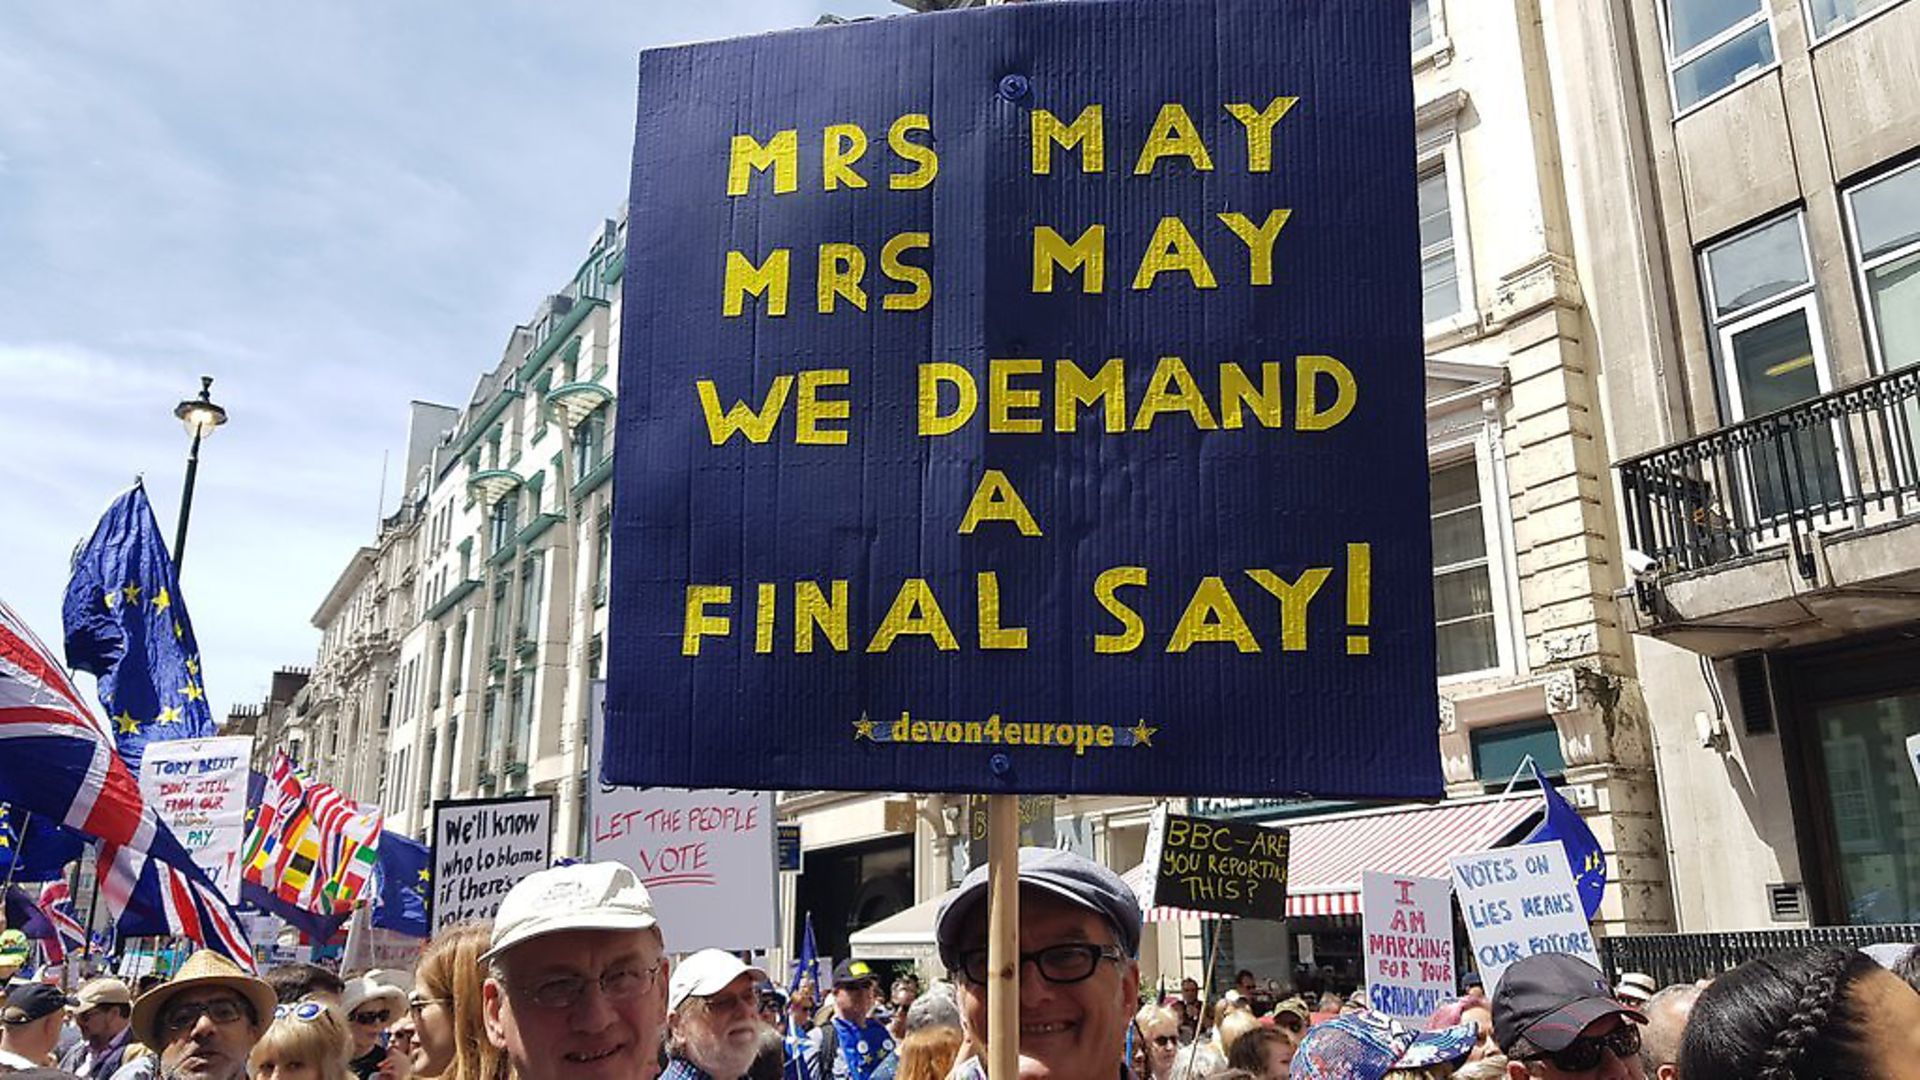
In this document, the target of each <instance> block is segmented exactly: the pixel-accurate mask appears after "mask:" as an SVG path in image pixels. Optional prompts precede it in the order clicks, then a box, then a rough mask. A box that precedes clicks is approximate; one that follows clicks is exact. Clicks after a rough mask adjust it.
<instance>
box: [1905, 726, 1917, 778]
mask: <svg viewBox="0 0 1920 1080" xmlns="http://www.w3.org/2000/svg"><path fill="white" fill-rule="evenodd" d="M1907 763H1908V764H1909V765H1912V766H1913V778H1914V780H1915V781H1916V782H1920V734H1916V735H1909V736H1907Z"/></svg>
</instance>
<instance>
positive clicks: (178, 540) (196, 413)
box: [173, 375, 227, 581]
mask: <svg viewBox="0 0 1920 1080" xmlns="http://www.w3.org/2000/svg"><path fill="white" fill-rule="evenodd" d="M212 390H213V376H211V375H202V376H200V396H199V397H197V398H189V399H188V400H186V401H183V402H181V403H180V404H179V405H177V406H175V407H174V410H173V415H175V416H177V417H179V418H180V422H181V423H182V424H185V425H186V428H187V434H188V435H190V436H192V438H193V443H192V444H191V445H190V446H189V447H188V448H187V486H186V490H185V491H183V492H182V493H181V495H180V523H179V525H178V526H177V527H176V528H175V529H174V534H173V576H174V579H175V580H176V581H177V580H179V578H180V567H181V565H182V564H183V563H185V562H186V561H187V516H188V515H189V514H191V513H192V512H193V477H194V474H195V473H197V472H199V471H200V440H201V439H204V438H206V437H207V436H209V435H211V434H213V429H214V428H217V427H219V426H220V425H221V424H224V423H226V422H227V410H225V409H223V408H221V407H220V406H218V405H215V404H214V403H213V397H212V396H211V395H212Z"/></svg>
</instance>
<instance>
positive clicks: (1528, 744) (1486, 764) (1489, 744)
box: [1468, 719, 1567, 789]
mask: <svg viewBox="0 0 1920 1080" xmlns="http://www.w3.org/2000/svg"><path fill="white" fill-rule="evenodd" d="M1468 738H1469V741H1470V742H1471V743H1472V745H1473V777H1474V779H1476V780H1478V781H1480V782H1481V783H1482V784H1485V785H1486V786H1487V787H1488V788H1490V789H1491V788H1504V787H1506V786H1507V784H1508V783H1510V782H1512V781H1513V780H1514V777H1515V774H1516V773H1519V772H1520V769H1521V767H1522V766H1523V765H1525V764H1526V761H1527V759H1528V758H1532V759H1533V762H1534V764H1536V765H1538V766H1540V772H1541V773H1542V774H1543V775H1545V776H1549V777H1552V776H1561V775H1564V774H1565V773H1566V771H1567V758H1566V754H1565V753H1564V752H1563V751H1562V750H1561V749H1560V731H1559V729H1558V728H1556V727H1554V725H1553V721H1552V720H1551V719H1546V720H1527V721H1522V722H1521V723H1518V724H1502V725H1500V726H1499V727H1490V728H1479V729H1477V730H1475V731H1473V732H1472V733H1471V735H1469V737H1468ZM1514 786H1515V787H1532V786H1534V784H1533V771H1532V770H1531V769H1529V770H1527V772H1526V773H1525V775H1524V777H1523V778H1522V779H1521V781H1520V783H1517V784H1515V785H1514Z"/></svg>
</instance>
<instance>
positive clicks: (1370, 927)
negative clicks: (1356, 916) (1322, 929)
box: [1360, 870, 1460, 1028]
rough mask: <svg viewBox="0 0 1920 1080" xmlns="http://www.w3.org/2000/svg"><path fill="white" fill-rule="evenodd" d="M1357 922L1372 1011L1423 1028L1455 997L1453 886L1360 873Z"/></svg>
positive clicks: (1431, 880)
mask: <svg viewBox="0 0 1920 1080" xmlns="http://www.w3.org/2000/svg"><path fill="white" fill-rule="evenodd" d="M1360 913H1361V914H1360V919H1361V923H1360V925H1361V928H1362V932H1363V936H1364V937H1365V952H1366V963H1367V1000H1368V1003H1369V1004H1370V1005H1372V1007H1373V1011H1375V1012H1379V1013H1385V1014H1386V1015H1388V1016H1391V1017H1393V1018H1394V1019H1395V1020H1399V1021H1402V1022H1404V1023H1407V1024H1411V1025H1414V1026H1415V1027H1416V1028H1424V1027H1426V1026H1427V1020H1428V1019H1429V1018H1431V1017H1432V1016H1433V1011H1434V1010H1435V1009H1437V1008H1439V1007H1440V1006H1441V1005H1443V1004H1445V1003H1446V1002H1449V1001H1452V1000H1454V999H1455V998H1457V997H1459V996H1460V990H1459V985H1458V983H1457V981H1456V980H1455V977H1454V970H1453V960H1454V954H1453V883H1452V882H1450V881H1447V880H1446V879H1444V878H1424V877H1410V876H1407V875H1404V874H1380V873H1375V872H1374V871H1372V870H1367V871H1363V872H1362V873H1361V875H1360Z"/></svg>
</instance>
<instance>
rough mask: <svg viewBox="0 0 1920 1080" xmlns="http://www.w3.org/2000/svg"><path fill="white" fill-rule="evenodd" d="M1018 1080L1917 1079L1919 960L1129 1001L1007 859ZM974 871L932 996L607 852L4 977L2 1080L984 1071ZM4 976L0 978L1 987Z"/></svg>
mask: <svg viewBox="0 0 1920 1080" xmlns="http://www.w3.org/2000/svg"><path fill="white" fill-rule="evenodd" d="M1019 879H1020V918H1019V945H1018V952H1019V957H1020V968H1019V974H1018V979H1019V986H1020V1002H1019V1007H1020V1008H1019V1012H1020V1015H1019V1029H1018V1030H1019V1053H1018V1057H1019V1071H1020V1076H1021V1077H1022V1078H1054V1080H1103V1078H1113V1077H1118V1078H1119V1080H1190V1078H1191V1080H1202V1078H1205V1080H1280V1078H1289V1077H1290V1078H1293V1080H1449V1078H1452V1080H1494V1078H1501V1077H1504V1078H1506V1080H1527V1078H1545V1080H1563V1078H1564V1080H1573V1078H1581V1080H1585V1078H1593V1080H1675V1078H1684V1080H1899V1078H1904V1077H1916V1076H1920V992H1916V989H1915V986H1916V985H1917V984H1920V952H1916V950H1915V949H1914V948H1912V947H1907V946H1900V947H1885V948H1880V947H1876V948H1875V949H1874V950H1871V951H1870V952H1859V951H1854V950H1850V949H1842V948H1808V949H1798V950H1790V951H1787V952H1782V953H1778V954H1775V955H1772V956H1768V957H1765V958H1762V959H1757V960H1753V961H1750V962H1748V963H1746V964H1742V965H1741V966H1739V967H1737V968H1734V969H1733V970H1732V971H1729V972H1726V973H1724V974H1720V975H1718V976H1716V977H1714V978H1712V979H1711V980H1701V981H1700V982H1689V983H1682V984H1678V985H1674V986H1668V987H1665V988H1659V987H1656V986H1655V985H1654V983H1653V981H1652V980H1651V979H1648V978H1647V977H1645V976H1640V975H1628V976H1625V977H1623V978H1622V980H1621V981H1620V983H1619V984H1618V985H1609V984H1608V982H1607V981H1606V979H1605V977H1604V976H1603V975H1602V973H1601V972H1600V971H1599V969H1597V968H1595V967H1593V966H1592V965H1590V964H1588V963H1587V962H1586V961H1584V960H1581V959H1579V958H1577V957H1573V956H1567V955H1561V954H1555V953H1543V954H1539V955H1535V956H1531V957H1527V958H1525V959H1523V960H1520V961H1519V962H1517V963H1515V964H1513V965H1512V966H1510V967H1508V968H1507V969H1506V970H1505V972H1504V973H1503V974H1502V975H1501V977H1500V979H1499V982H1498V985H1497V987H1496V988H1495V990H1494V992H1493V993H1492V995H1491V996H1489V995H1487V994H1486V993H1484V991H1482V990H1481V989H1480V988H1479V987H1478V986H1470V987H1469V988H1468V992H1467V993H1466V994H1465V995H1464V996H1463V997H1461V998H1459V999H1458V1000H1456V1001H1452V1002H1449V1003H1447V1004H1446V1005H1444V1006H1442V1007H1441V1008H1440V1009H1439V1010H1438V1011H1437V1012H1436V1014H1435V1015H1434V1016H1433V1018H1432V1019H1431V1021H1430V1022H1429V1023H1428V1024H1427V1025H1426V1026H1425V1027H1424V1028H1421V1029H1415V1028H1411V1027H1408V1026H1406V1025H1403V1024H1401V1023H1399V1022H1397V1021H1395V1020H1393V1019H1390V1018H1388V1017H1386V1016H1383V1015H1381V1014H1378V1013H1375V1012H1373V1011H1371V1010H1370V1009H1368V1008H1367V1005H1366V998H1365V996H1364V995H1363V994H1357V993H1356V994H1354V995H1352V996H1350V997H1347V998H1340V997H1337V996H1333V995H1328V994H1322V995H1320V996H1319V997H1318V998H1317V999H1316V1000H1314V1001H1311V1002H1310V1001H1309V1000H1308V999H1307V998H1306V997H1305V996H1291V995H1290V996H1285V997H1277V998H1276V997H1274V996H1273V995H1271V994H1261V993H1260V992H1259V991H1258V987H1257V984H1255V983H1253V982H1251V980H1252V973H1251V972H1244V973H1242V976H1243V977H1242V978H1241V979H1239V980H1236V983H1237V984H1236V986H1235V987H1234V988H1233V989H1231V990H1229V991H1228V992H1227V993H1226V994H1224V995H1222V997H1221V998H1220V1000H1218V1001H1216V1002H1212V1003H1208V1002H1206V1001H1204V1000H1203V995H1202V990H1201V987H1200V986H1199V984H1197V983H1195V982H1194V981H1192V980H1188V981H1186V982H1184V983H1183V984H1182V985H1181V987H1180V990H1179V992H1178V993H1177V994H1168V995H1166V996H1165V997H1164V999H1160V1000H1150V1001H1146V1002H1145V1003H1144V1004H1143V1003H1142V997H1141V984H1140V971H1139V966H1138V963H1137V961H1136V954H1137V952H1138V949H1139V945H1140V931H1141V914H1140V908H1139V905H1138V902H1137V900H1136V899H1135V897H1134V895H1133V892H1132V890H1131V889H1129V888H1128V887H1127V885H1126V884H1125V883H1124V882H1122V881H1121V880H1120V878H1119V877H1118V876H1116V875H1115V874H1113V872H1112V871H1110V870H1107V869H1106V868H1104V867H1102V866H1099V865H1098V864H1095V863H1093V862H1090V861H1088V860H1086V859H1084V858H1081V857H1079V856H1077V855H1073V854H1071V853H1068V852H1062V851H1051V850H1045V849H1039V848H1029V849H1023V850H1022V851H1021V852H1020V857H1019ZM986 891H987V881H986V873H985V868H984V867H982V868H979V869H978V870H976V871H975V872H973V873H972V874H969V875H968V877H967V878H966V880H965V881H963V882H962V883H961V885H960V887H959V888H958V889H957V890H955V892H954V893H953V894H951V895H950V896H949V897H948V898H947V900H946V902H945V903H944V905H943V906H942V908H941V910H940V912H939V915H938V918H937V922H936V927H935V936H936V939H937V943H938V947H939V952H940V957H941V960H942V962H943V963H944V965H945V966H946V968H947V970H948V971H949V972H951V973H952V979H951V982H942V983H939V984H936V985H933V986H929V987H922V986H921V985H920V983H919V981H918V980H917V979H916V978H914V977H912V976H911V975H908V976H903V977H900V978H896V979H894V980H893V981H892V984H891V985H890V986H888V987H887V988H886V995H885V998H884V1000H883V998H882V995H881V990H882V987H881V982H882V980H881V978H880V975H881V973H880V972H878V971H876V970H875V969H874V968H872V967H870V966H869V965H867V964H866V963H864V962H862V961H859V960H843V961H841V962H840V963H839V964H838V965H836V966H835V968H834V970H833V973H832V977H831V981H830V982H829V983H828V984H827V985H825V986H819V987H816V986H815V985H814V983H813V981H812V980H811V979H807V980H802V981H801V983H800V984H799V986H798V988H797V990H796V992H794V993H793V994H791V995H789V994H787V993H786V992H784V991H783V990H782V989H781V988H780V987H779V986H778V985H777V984H776V983H775V982H774V981H773V980H771V979H770V978H769V976H768V973H767V972H766V971H764V970H762V969H760V968H757V967H754V966H752V965H751V964H749V963H747V962H746V961H743V960H742V959H741V958H740V957H738V956H736V955H734V954H731V953H727V952H723V951H720V950H715V949H709V950H704V951H700V952H696V953H693V954H691V955H688V956H683V957H680V958H678V959H677V960H675V959H674V958H673V957H671V956H670V955H669V953H668V951H667V941H668V940H669V938H668V934H669V933H670V931H671V928H668V927H662V926H661V925H660V923H659V920H658V919H657V917H656V915H655V911H654V907H653V904H652V901H651V898H650V897H649V896H648V893H647V890H646V888H645V887H644V886H643V885H641V883H640V882H639V881H638V880H637V879H636V878H635V876H634V874H633V872H632V871H631V870H629V869H627V868H626V867H624V866H621V865H618V864H614V863H587V864H575V865H569V866H560V867H555V868H552V869H548V870H542V871H539V872H537V873H534V874H532V875H530V876H528V877H527V878H526V879H524V880H523V881H521V882H520V883H519V884H517V885H515V886H514V887H513V889H512V890H511V891H510V892H509V893H508V894H507V896H506V897H505V899H504V900H503V902H502V903H501V906H500V909H499V911H498V913H497V914H496V916H495V918H494V919H493V921H492V922H491V923H488V924H477V925H468V926H462V927H457V928H454V929H452V930H450V931H448V932H445V933H442V934H440V935H438V936H437V937H435V938H434V939H433V940H432V941H431V942H430V943H428V945H427V947H426V948H425V950H424V951H423V952H422V953H421V956H420V959H419V962H418V965H417V967H416V969H415V970H414V971H413V972H411V973H401V972H390V971H367V972H357V973H351V974H350V975H348V976H347V977H345V978H343V977H341V976H340V975H337V974H335V973H333V972H331V971H329V970H327V969H326V968H323V967H318V966H315V965H311V964H295V965H288V966H283V967H279V968H275V969H272V970H270V971H268V972H266V973H265V974H264V976H258V977H257V976H255V975H252V974H250V973H248V972H246V971H244V970H242V969H241V968H240V967H238V966H237V965H235V964H234V963H232V962H231V961H230V960H228V959H226V958H225V957H223V956H221V955H220V954H218V953H215V952H212V951H201V952H197V953H194V954H193V955H192V956H190V957H189V958H188V959H187V960H186V962H185V963H184V964H183V965H182V966H181V968H180V970H179V971H178V972H176V973H175V974H174V975H173V977H172V978H170V979H167V980H165V981H158V982H155V983H153V984H151V985H141V986H129V985H128V984H127V983H126V982H124V981H122V980H120V979H117V978H111V977H103V978H97V979H93V980H91V981H89V982H87V983H86V984H85V985H83V986H82V987H80V989H79V990H78V992H76V993H74V994H73V995H71V996H69V995H68V994H67V993H65V992H64V991H62V990H61V989H59V988H58V987H56V986H54V985H51V984H48V983H45V982H34V981H19V980H15V981H14V982H13V983H11V984H10V985H9V987H8V989H7V993H6V996H5V1001H4V1005H0V1071H4V1072H8V1073H13V1074H16V1076H17V1077H18V1080H38V1078H41V1077H45V1078H47V1080H61V1078H67V1080H70V1078H79V1080H246V1078H248V1077H253V1078H255V1080H653V1078H655V1077H665V1078H669V1080H743V1078H755V1080H759V1078H765V1080H985V1077H986V1069H985V1066H984V1061H985V1060H986V1055H987V1050H988V1046H987V1026H986V1011H987V984H988V962H987V944H986V941H987V915H986V904H985V898H986ZM3 974H4V972H0V975H3Z"/></svg>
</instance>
